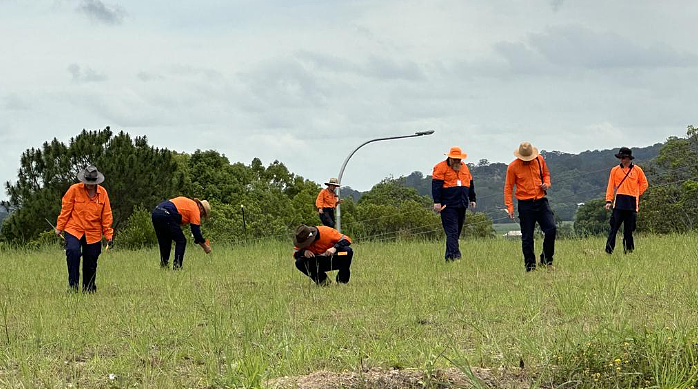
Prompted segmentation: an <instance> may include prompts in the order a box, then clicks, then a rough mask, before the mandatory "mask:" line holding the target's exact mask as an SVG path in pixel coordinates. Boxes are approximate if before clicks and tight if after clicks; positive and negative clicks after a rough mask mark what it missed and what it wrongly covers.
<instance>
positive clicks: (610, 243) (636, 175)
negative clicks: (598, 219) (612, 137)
mask: <svg viewBox="0 0 698 389" xmlns="http://www.w3.org/2000/svg"><path fill="white" fill-rule="evenodd" d="M616 158H618V159H620V164H619V165H616V166H614V167H613V168H612V169H611V174H610V175H609V177H608V187H607V188H606V209H607V210H608V209H611V208H613V213H612V214H611V220H610V224H611V230H610V231H609V233H608V239H607V240H606V252H607V253H609V254H612V253H613V250H614V249H615V247H616V233H618V229H619V228H620V225H621V223H622V224H623V253H630V252H632V251H633V250H635V241H634V240H633V231H635V223H636V221H637V211H638V209H639V205H640V195H642V194H643V193H644V192H645V190H647V187H648V186H649V184H648V183H647V177H645V172H643V171H642V168H640V167H639V166H637V165H635V164H633V163H632V162H631V161H632V160H633V159H635V157H633V151H632V150H631V149H629V148H627V147H621V148H620V150H619V151H618V154H616Z"/></svg>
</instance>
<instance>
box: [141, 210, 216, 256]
mask: <svg viewBox="0 0 698 389" xmlns="http://www.w3.org/2000/svg"><path fill="white" fill-rule="evenodd" d="M210 214H211V206H210V205H209V203H208V201H206V200H199V199H193V200H192V199H189V198H186V197H175V198H173V199H170V200H167V201H163V202H162V203H160V204H158V206H157V207H155V209H153V212H152V220H153V228H155V235H156V236H157V238H158V246H160V267H162V268H166V267H168V266H169V261H170V250H171V249H172V241H174V242H175V256H174V261H173V262H172V269H175V270H176V269H181V268H182V262H183V261H184V250H185V249H186V247H187V239H186V238H185V237H184V233H183V232H182V228H181V227H180V225H186V224H189V225H190V228H191V233H192V235H193V236H194V243H197V244H198V245H199V246H201V248H202V249H204V252H205V253H206V254H209V253H210V252H211V246H210V245H209V244H208V243H207V242H206V240H205V239H204V237H203V235H201V219H202V218H204V219H208V217H209V215H210Z"/></svg>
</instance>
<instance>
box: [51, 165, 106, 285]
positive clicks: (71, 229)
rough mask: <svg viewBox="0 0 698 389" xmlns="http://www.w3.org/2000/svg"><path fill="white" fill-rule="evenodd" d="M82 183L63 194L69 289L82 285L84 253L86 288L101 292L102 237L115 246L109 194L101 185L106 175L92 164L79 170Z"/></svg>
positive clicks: (60, 223) (61, 222)
mask: <svg viewBox="0 0 698 389" xmlns="http://www.w3.org/2000/svg"><path fill="white" fill-rule="evenodd" d="M78 180H80V183H78V184H73V185H72V186H71V187H70V188H69V189H68V191H67V192H65V195H63V199H62V205H61V213H60V215H59V216H58V220H57V221H56V230H55V233H56V235H57V236H62V235H61V234H62V233H63V232H64V231H65V237H64V239H65V255H66V261H67V264H68V286H69V288H70V289H69V291H74V292H77V290H78V286H79V285H80V257H81V256H82V257H83V259H82V290H83V292H84V293H94V292H96V291H97V284H96V282H95V281H96V278H97V259H98V258H99V255H100V254H101V252H102V245H101V242H102V236H104V237H105V238H106V239H107V248H108V247H109V246H111V243H112V238H113V236H114V230H113V229H112V226H111V225H112V220H113V218H112V212H111V205H110V204H109V195H108V194H107V191H106V190H105V189H104V187H102V186H101V185H99V184H101V183H102V182H104V175H103V174H102V173H100V172H99V170H97V167H95V166H93V165H90V166H88V167H86V168H85V169H83V170H82V171H80V173H78Z"/></svg>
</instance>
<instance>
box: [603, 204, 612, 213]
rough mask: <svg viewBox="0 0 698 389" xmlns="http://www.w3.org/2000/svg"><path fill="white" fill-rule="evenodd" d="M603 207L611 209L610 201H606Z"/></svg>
mask: <svg viewBox="0 0 698 389" xmlns="http://www.w3.org/2000/svg"><path fill="white" fill-rule="evenodd" d="M604 208H606V210H607V211H608V210H609V209H611V203H606V205H604Z"/></svg>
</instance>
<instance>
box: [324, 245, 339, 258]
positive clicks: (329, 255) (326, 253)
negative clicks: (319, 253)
mask: <svg viewBox="0 0 698 389" xmlns="http://www.w3.org/2000/svg"><path fill="white" fill-rule="evenodd" d="M336 252H337V249H336V248H334V247H330V248H328V249H327V251H325V253H324V254H323V255H324V256H326V257H331V256H333V255H334V253H336Z"/></svg>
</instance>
